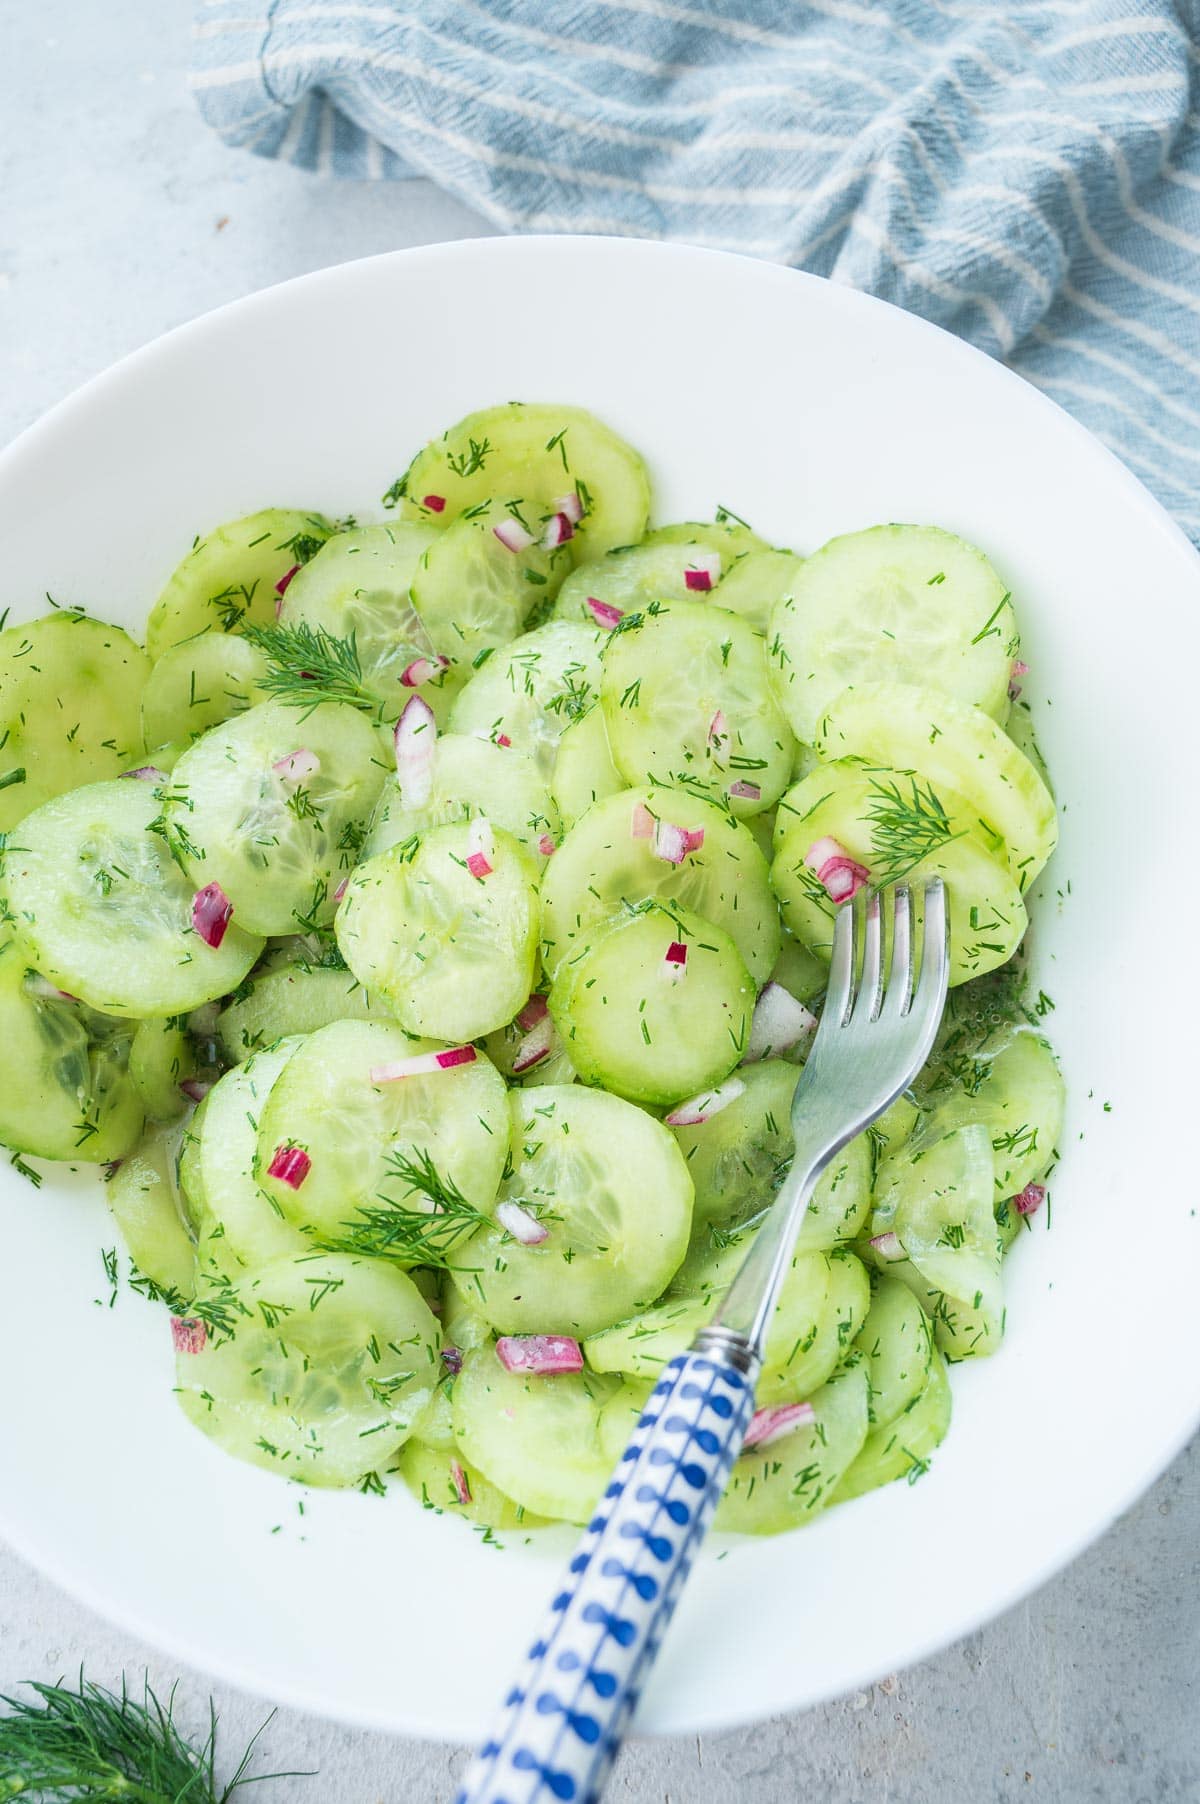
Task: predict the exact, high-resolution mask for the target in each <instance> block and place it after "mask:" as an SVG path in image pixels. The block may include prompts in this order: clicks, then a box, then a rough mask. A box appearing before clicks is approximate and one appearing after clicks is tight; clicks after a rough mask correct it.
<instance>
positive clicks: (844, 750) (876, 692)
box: [816, 683, 1058, 892]
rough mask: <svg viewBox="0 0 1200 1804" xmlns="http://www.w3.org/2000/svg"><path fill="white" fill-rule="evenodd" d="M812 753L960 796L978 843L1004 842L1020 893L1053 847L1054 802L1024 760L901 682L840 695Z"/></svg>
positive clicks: (948, 703)
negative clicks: (888, 769)
mask: <svg viewBox="0 0 1200 1804" xmlns="http://www.w3.org/2000/svg"><path fill="white" fill-rule="evenodd" d="M816 747H817V751H818V753H819V755H820V757H821V758H822V760H824V761H831V760H833V759H840V758H860V759H862V760H863V761H864V762H866V763H868V764H878V765H885V764H890V765H891V766H892V767H893V768H894V769H896V770H902V771H912V772H919V773H920V775H921V776H922V777H923V778H924V779H925V781H926V782H927V783H929V784H932V785H933V787H934V788H935V789H936V790H938V791H941V790H948V791H949V792H950V793H951V794H952V795H957V796H960V797H961V798H962V800H963V801H964V802H965V803H966V804H967V807H968V809H969V810H970V811H971V812H972V813H973V814H974V815H975V817H976V825H977V828H978V829H979V830H980V831H981V832H982V835H983V838H984V840H985V841H986V842H987V843H989V844H990V843H994V842H995V841H996V840H997V839H999V840H1000V841H1002V842H1003V846H1004V851H1005V853H1006V855H1007V858H1008V866H1009V870H1010V871H1011V873H1012V877H1013V881H1014V882H1015V883H1016V884H1017V886H1018V887H1019V888H1020V889H1021V891H1022V892H1024V891H1025V890H1027V889H1028V888H1029V886H1030V884H1031V883H1032V882H1033V880H1034V878H1035V877H1036V876H1037V874H1038V872H1039V871H1040V870H1041V869H1042V866H1043V865H1044V864H1045V863H1046V860H1047V859H1048V858H1049V856H1050V854H1051V853H1052V852H1053V850H1054V848H1055V845H1056V844H1057V842H1058V817H1057V813H1056V811H1055V807H1054V798H1053V796H1052V795H1051V794H1050V792H1049V790H1048V789H1047V788H1046V785H1045V784H1044V783H1043V782H1042V779H1041V778H1040V777H1039V776H1038V774H1037V772H1036V770H1034V768H1033V766H1032V764H1030V762H1029V760H1028V758H1026V757H1025V755H1024V753H1023V752H1021V751H1019V750H1018V749H1017V747H1016V746H1015V745H1014V744H1013V742H1012V740H1011V739H1010V738H1009V737H1008V735H1007V733H1005V732H1003V731H1002V730H1001V729H1000V728H999V727H998V726H997V725H996V723H995V721H994V720H990V719H989V718H988V716H987V715H986V714H984V713H982V712H981V711H980V709H978V708H971V707H967V706H965V705H964V704H963V703H961V702H956V701H954V700H953V699H952V698H951V697H949V696H944V695H939V694H938V693H937V692H936V690H932V689H915V688H909V687H907V686H906V685H905V684H903V683H862V684H860V685H859V686H858V687H857V688H856V689H847V690H844V691H843V693H842V694H841V695H839V696H838V697H836V699H835V700H834V701H833V702H831V703H830V705H829V707H828V709H827V710H826V712H825V714H824V716H823V717H822V720H821V722H820V726H819V728H818V731H817V739H816Z"/></svg>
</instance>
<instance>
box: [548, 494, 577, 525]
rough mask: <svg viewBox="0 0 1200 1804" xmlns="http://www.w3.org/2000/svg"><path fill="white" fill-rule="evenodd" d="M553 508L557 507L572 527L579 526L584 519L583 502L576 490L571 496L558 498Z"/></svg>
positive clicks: (552, 504)
mask: <svg viewBox="0 0 1200 1804" xmlns="http://www.w3.org/2000/svg"><path fill="white" fill-rule="evenodd" d="M551 506H552V507H556V508H557V509H558V511H559V513H560V514H565V515H566V516H567V519H568V520H569V521H570V522H571V524H572V526H578V525H579V522H580V521H581V520H582V519H583V502H582V501H581V500H580V499H579V495H578V492H577V491H576V490H575V489H572V490H571V493H570V494H569V495H558V496H556V497H555V499H554V501H553V502H552V503H551Z"/></svg>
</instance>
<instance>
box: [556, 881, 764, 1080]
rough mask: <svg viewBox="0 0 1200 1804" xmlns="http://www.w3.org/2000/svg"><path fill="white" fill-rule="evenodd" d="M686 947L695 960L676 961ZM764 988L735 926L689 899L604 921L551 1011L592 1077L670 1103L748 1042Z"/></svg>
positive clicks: (720, 1073) (573, 958) (567, 974)
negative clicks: (759, 989)
mask: <svg viewBox="0 0 1200 1804" xmlns="http://www.w3.org/2000/svg"><path fill="white" fill-rule="evenodd" d="M681 953H682V955H683V957H684V958H685V960H686V962H685V963H683V964H676V963H672V962H671V960H672V958H673V957H677V956H678V955H680V954H681ZM754 1002H755V989H754V984H753V982H752V980H751V977H750V973H749V972H748V971H747V969H746V967H745V965H744V964H743V963H742V959H741V955H740V954H739V952H738V949H737V947H736V946H735V945H734V943H733V941H732V940H731V939H730V937H729V935H728V934H727V933H724V932H722V930H721V928H719V927H714V926H713V924H712V922H711V921H705V920H702V919H701V917H700V916H699V915H697V914H693V913H692V911H691V909H690V908H683V907H682V906H681V905H680V904H679V903H673V904H671V905H670V906H663V905H662V904H661V903H650V904H649V905H648V906H647V907H646V908H644V909H643V910H642V911H640V912H639V913H637V914H635V915H633V916H631V917H626V918H625V919H624V920H621V919H617V920H615V921H609V922H607V923H605V924H603V925H601V926H598V927H597V928H596V929H595V931H594V932H593V934H592V936H591V937H590V938H589V940H588V941H587V942H586V944H584V945H582V946H580V947H578V948H577V949H576V950H574V951H572V953H571V955H570V957H569V958H566V959H564V960H563V962H562V964H561V965H560V966H559V969H558V976H557V977H556V978H555V980H554V985H553V988H552V989H551V991H550V1013H551V1014H552V1015H553V1017H554V1021H555V1025H556V1026H557V1028H558V1030H559V1032H560V1034H561V1035H562V1037H563V1043H564V1045H565V1047H566V1050H567V1054H568V1056H569V1058H570V1060H571V1063H572V1064H573V1065H574V1066H575V1068H576V1070H577V1071H578V1072H579V1075H580V1076H581V1077H582V1078H583V1080H584V1082H585V1083H589V1084H599V1085H600V1086H602V1088H604V1089H606V1090H611V1091H612V1092H614V1094H616V1095H617V1096H624V1097H627V1098H628V1099H629V1100H630V1101H631V1102H641V1103H650V1104H652V1105H658V1106H662V1107H665V1106H667V1105H669V1104H672V1103H677V1102H681V1101H682V1100H683V1098H684V1097H685V1096H692V1095H694V1094H695V1093H696V1092H697V1091H699V1090H705V1089H708V1088H709V1087H711V1086H712V1085H715V1084H718V1083H720V1081H721V1079H722V1078H724V1077H727V1076H728V1074H729V1073H730V1072H731V1071H732V1070H733V1067H734V1066H735V1065H736V1064H737V1062H738V1060H739V1059H740V1058H741V1056H742V1054H743V1052H744V1051H745V1050H746V1040H747V1037H748V1035H749V1032H750V1017H751V1015H752V1014H753V1012H754Z"/></svg>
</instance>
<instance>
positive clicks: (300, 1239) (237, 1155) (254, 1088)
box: [191, 1036, 312, 1282]
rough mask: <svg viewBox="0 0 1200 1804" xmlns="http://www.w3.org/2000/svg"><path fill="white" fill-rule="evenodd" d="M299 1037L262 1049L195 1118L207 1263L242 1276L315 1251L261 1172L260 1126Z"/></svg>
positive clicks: (199, 1223)
mask: <svg viewBox="0 0 1200 1804" xmlns="http://www.w3.org/2000/svg"><path fill="white" fill-rule="evenodd" d="M301 1044H302V1042H301V1040H300V1038H299V1037H298V1036H292V1037H290V1038H288V1039H286V1040H281V1041H280V1042H279V1044H278V1045H277V1046H272V1047H271V1049H270V1051H269V1052H261V1053H257V1054H256V1055H255V1056H254V1057H253V1058H249V1059H247V1060H246V1063H245V1064H244V1065H239V1066H237V1068H236V1069H235V1070H233V1071H227V1072H226V1073H225V1075H224V1077H223V1078H222V1079H221V1080H220V1082H219V1083H218V1084H216V1085H215V1086H214V1087H213V1089H212V1090H210V1091H209V1093H208V1096H207V1097H206V1099H205V1103H204V1114H203V1116H202V1117H199V1116H198V1117H197V1121H196V1122H194V1123H193V1124H192V1131H193V1135H194V1138H195V1141H196V1144H197V1146H198V1148H199V1184H198V1185H197V1184H195V1183H193V1185H192V1186H191V1188H193V1189H195V1190H197V1192H198V1194H197V1195H196V1196H195V1197H194V1198H193V1202H192V1210H193V1219H194V1221H195V1225H196V1231H197V1238H198V1240H199V1245H200V1263H201V1267H202V1269H204V1270H205V1271H207V1272H208V1273H210V1274H213V1273H216V1274H219V1275H221V1276H223V1277H225V1278H227V1279H231V1280H232V1281H234V1282H236V1281H237V1280H238V1279H239V1278H240V1277H241V1276H242V1275H243V1274H244V1273H245V1272H246V1271H247V1270H252V1269H255V1268H257V1267H258V1266H260V1265H264V1264H266V1263H267V1262H268V1261H269V1260H272V1259H279V1258H299V1257H300V1255H301V1254H303V1253H309V1252H311V1251H312V1245H311V1242H309V1241H308V1240H306V1238H305V1236H304V1235H303V1234H302V1233H301V1232H300V1230H299V1228H297V1227H294V1226H293V1225H292V1223H290V1222H288V1221H285V1219H284V1217H283V1216H282V1215H281V1214H280V1212H279V1210H278V1208H277V1207H276V1205H275V1204H274V1203H273V1202H271V1201H270V1200H269V1199H268V1197H267V1195H266V1193H265V1192H264V1191H263V1190H262V1189H261V1188H260V1186H259V1184H258V1181H257V1179H256V1177H255V1175H254V1161H255V1153H256V1151H257V1145H258V1124H259V1120H260V1118H261V1116H262V1111H263V1108H264V1106H265V1104H266V1100H267V1098H268V1096H269V1095H270V1094H271V1089H272V1086H273V1085H274V1083H275V1081H276V1079H277V1078H278V1077H279V1075H280V1073H281V1072H282V1071H283V1069H284V1067H285V1066H286V1065H287V1062H288V1060H289V1059H290V1058H291V1056H292V1054H293V1053H294V1052H295V1051H296V1050H297V1049H298V1048H299V1046H300V1045H301Z"/></svg>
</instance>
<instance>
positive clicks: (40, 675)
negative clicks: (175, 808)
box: [0, 611, 150, 833]
mask: <svg viewBox="0 0 1200 1804" xmlns="http://www.w3.org/2000/svg"><path fill="white" fill-rule="evenodd" d="M149 674H150V664H149V661H148V659H147V657H146V654H145V652H144V651H143V650H142V648H141V646H140V645H135V644H134V642H133V640H132V639H131V638H129V636H128V635H127V634H126V633H123V632H122V631H121V629H120V627H119V626H106V625H105V624H104V622H103V621H101V620H91V619H89V618H88V616H87V615H86V614H79V613H75V612H73V611H70V612H66V611H64V612H62V613H58V614H49V615H47V616H46V617H45V618H44V619H42V620H33V621H30V623H29V625H28V626H10V627H8V628H7V630H6V631H4V632H0V832H5V833H6V832H8V830H9V829H10V828H11V827H13V826H15V825H16V823H17V821H19V820H20V819H21V818H22V816H24V815H26V814H28V813H29V812H30V810H31V809H34V808H37V807H39V806H40V805H41V803H43V802H47V801H49V800H50V798H51V797H52V796H57V795H62V794H63V792H64V791H65V790H68V789H74V788H75V787H76V786H77V785H78V784H80V783H95V782H99V781H100V780H102V779H103V778H105V777H116V776H119V775H120V773H121V771H122V770H123V769H124V768H125V766H126V765H129V764H137V763H140V762H141V761H142V759H141V748H142V728H141V716H140V706H141V697H142V689H143V687H144V685H145V682H146V678H147V677H148V675H149Z"/></svg>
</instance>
